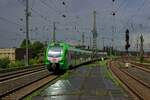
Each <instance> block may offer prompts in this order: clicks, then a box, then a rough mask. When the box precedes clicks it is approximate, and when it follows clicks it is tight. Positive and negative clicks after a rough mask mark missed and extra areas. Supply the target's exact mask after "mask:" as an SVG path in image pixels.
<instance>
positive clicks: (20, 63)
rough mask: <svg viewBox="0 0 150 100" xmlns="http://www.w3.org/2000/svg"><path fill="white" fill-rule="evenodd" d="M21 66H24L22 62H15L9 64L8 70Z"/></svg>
mask: <svg viewBox="0 0 150 100" xmlns="http://www.w3.org/2000/svg"><path fill="white" fill-rule="evenodd" d="M23 66H25V64H24V61H19V60H17V61H16V62H15V63H13V62H12V63H10V64H9V67H10V68H18V67H23Z"/></svg>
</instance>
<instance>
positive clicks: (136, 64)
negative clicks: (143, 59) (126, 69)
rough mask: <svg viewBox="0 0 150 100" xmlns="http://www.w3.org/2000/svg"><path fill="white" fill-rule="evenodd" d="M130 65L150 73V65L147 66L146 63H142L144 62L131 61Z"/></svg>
mask: <svg viewBox="0 0 150 100" xmlns="http://www.w3.org/2000/svg"><path fill="white" fill-rule="evenodd" d="M131 66H133V67H136V68H138V69H141V70H143V71H146V72H148V73H150V67H149V66H150V65H149V66H148V65H144V64H140V63H135V62H131Z"/></svg>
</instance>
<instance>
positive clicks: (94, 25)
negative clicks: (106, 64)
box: [92, 11, 97, 57]
mask: <svg viewBox="0 0 150 100" xmlns="http://www.w3.org/2000/svg"><path fill="white" fill-rule="evenodd" d="M93 18H94V19H93V30H92V33H93V57H94V56H96V53H97V30H96V11H94V12H93Z"/></svg>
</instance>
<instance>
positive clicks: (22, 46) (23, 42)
mask: <svg viewBox="0 0 150 100" xmlns="http://www.w3.org/2000/svg"><path fill="white" fill-rule="evenodd" d="M28 45H29V48H31V42H30V40H28ZM20 48H26V39H24V40H23V41H22V43H21V45H20Z"/></svg>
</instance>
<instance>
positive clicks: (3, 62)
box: [0, 58, 10, 68]
mask: <svg viewBox="0 0 150 100" xmlns="http://www.w3.org/2000/svg"><path fill="white" fill-rule="evenodd" d="M9 64H10V60H9V58H1V59H0V68H8V67H9Z"/></svg>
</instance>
